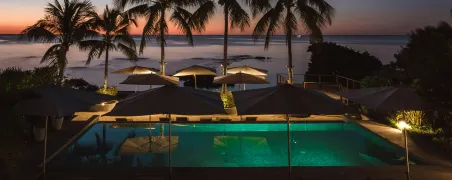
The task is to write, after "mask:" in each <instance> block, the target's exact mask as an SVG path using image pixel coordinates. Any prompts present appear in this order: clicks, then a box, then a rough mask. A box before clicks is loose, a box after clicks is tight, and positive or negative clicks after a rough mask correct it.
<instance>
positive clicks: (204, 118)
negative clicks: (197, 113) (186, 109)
mask: <svg viewBox="0 0 452 180" xmlns="http://www.w3.org/2000/svg"><path fill="white" fill-rule="evenodd" d="M199 120H200V121H201V122H210V121H212V117H202V118H200V119H199Z"/></svg>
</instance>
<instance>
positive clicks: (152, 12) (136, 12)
mask: <svg viewBox="0 0 452 180" xmlns="http://www.w3.org/2000/svg"><path fill="white" fill-rule="evenodd" d="M114 4H115V5H116V6H117V7H119V8H121V9H124V8H125V7H128V6H132V7H131V8H130V9H128V10H127V11H126V13H127V14H128V15H130V16H131V17H132V18H137V17H144V19H145V20H146V23H145V25H144V28H143V35H142V38H141V44H140V51H139V52H140V54H143V50H144V48H145V47H146V45H147V43H149V41H150V40H151V39H155V40H157V42H158V43H159V44H160V50H161V54H160V65H161V68H160V72H161V74H162V75H165V64H166V62H165V45H166V36H167V35H168V24H169V22H171V23H174V25H176V27H177V28H178V29H179V30H180V31H181V32H182V33H183V34H185V37H186V40H187V42H188V44H189V45H191V46H193V45H194V42H193V31H198V32H201V31H203V30H204V29H205V27H206V23H207V20H208V19H209V17H210V16H211V15H212V14H213V13H212V12H211V11H209V9H211V8H206V7H208V6H212V2H211V1H208V0H184V1H180V0H114ZM199 7H201V8H199ZM188 8H190V9H196V8H199V9H196V10H195V11H194V12H193V13H192V12H190V11H188V10H187V9H188ZM206 9H207V10H206ZM168 12H169V13H170V14H171V15H170V16H169V22H168V21H167V20H166V19H165V18H166V17H167V14H166V13H168ZM194 17H203V18H194Z"/></svg>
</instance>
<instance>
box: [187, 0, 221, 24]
mask: <svg viewBox="0 0 452 180" xmlns="http://www.w3.org/2000/svg"><path fill="white" fill-rule="evenodd" d="M215 10H216V7H215V2H213V1H207V2H205V3H203V4H202V5H201V6H200V7H199V8H198V9H197V10H196V11H195V12H194V13H193V17H192V18H191V21H190V26H191V27H192V28H193V29H194V30H196V31H198V32H202V31H204V30H205V29H206V26H207V23H208V21H209V19H211V18H212V17H213V16H214V14H215Z"/></svg>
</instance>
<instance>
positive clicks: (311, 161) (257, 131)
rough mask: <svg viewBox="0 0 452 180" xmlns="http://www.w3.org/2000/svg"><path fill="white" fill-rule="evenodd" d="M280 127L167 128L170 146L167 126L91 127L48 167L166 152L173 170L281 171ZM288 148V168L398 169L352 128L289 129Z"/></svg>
mask: <svg viewBox="0 0 452 180" xmlns="http://www.w3.org/2000/svg"><path fill="white" fill-rule="evenodd" d="M149 127H151V128H149ZM286 127H287V126H286V124H284V123H282V124H183V125H182V124H179V125H178V124H173V126H172V136H171V137H172V138H171V145H170V143H169V134H168V124H165V125H164V126H163V128H162V126H161V124H144V123H140V124H96V125H94V126H93V127H92V128H91V129H90V130H88V131H87V132H86V133H85V134H84V135H83V136H82V137H81V138H79V139H78V140H77V141H76V142H75V143H73V144H72V145H70V146H69V147H68V149H66V150H64V151H62V152H61V153H60V154H58V155H57V156H56V158H55V159H54V160H52V161H51V162H50V164H49V167H50V168H130V167H133V168H142V167H167V166H168V165H169V163H168V158H169V157H168V152H169V148H171V152H172V165H173V166H174V167H283V166H287V134H286ZM104 128H105V129H104ZM150 139H152V140H150ZM104 142H105V143H104ZM290 143H291V145H290V147H291V162H292V165H293V166H388V165H402V164H403V163H404V160H403V159H401V157H402V156H403V155H404V151H403V149H402V148H399V147H396V146H394V145H392V144H390V143H388V142H387V141H385V140H383V139H382V138H380V137H378V136H376V135H375V134H373V133H371V132H369V131H367V130H364V129H362V127H360V126H359V125H356V124H354V123H298V124H292V125H291V139H290ZM413 161H415V162H418V161H417V160H414V159H413Z"/></svg>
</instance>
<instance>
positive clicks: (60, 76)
mask: <svg viewBox="0 0 452 180" xmlns="http://www.w3.org/2000/svg"><path fill="white" fill-rule="evenodd" d="M63 80H64V67H58V80H57V81H58V82H57V84H58V86H60V87H62V86H63Z"/></svg>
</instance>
